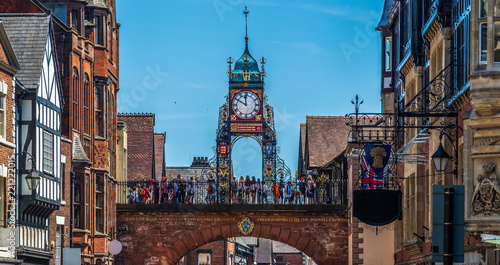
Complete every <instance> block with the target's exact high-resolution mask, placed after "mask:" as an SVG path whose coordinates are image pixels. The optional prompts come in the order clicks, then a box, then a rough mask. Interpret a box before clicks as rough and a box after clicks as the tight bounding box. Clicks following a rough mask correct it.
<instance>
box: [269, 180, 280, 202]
mask: <svg viewBox="0 0 500 265" xmlns="http://www.w3.org/2000/svg"><path fill="white" fill-rule="evenodd" d="M271 192H272V193H273V197H274V198H273V199H274V203H275V204H279V203H280V201H279V198H280V191H279V185H278V184H276V181H273V186H272V187H271Z"/></svg>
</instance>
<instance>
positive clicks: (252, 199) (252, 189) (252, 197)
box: [250, 176, 257, 204]
mask: <svg viewBox="0 0 500 265" xmlns="http://www.w3.org/2000/svg"><path fill="white" fill-rule="evenodd" d="M256 184H257V181H256V180H255V176H252V180H251V181H250V203H252V204H255V195H256V192H257V191H256V189H255V185H256Z"/></svg>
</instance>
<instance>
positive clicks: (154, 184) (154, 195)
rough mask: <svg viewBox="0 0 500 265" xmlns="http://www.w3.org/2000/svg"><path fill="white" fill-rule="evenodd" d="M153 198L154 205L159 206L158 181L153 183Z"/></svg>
mask: <svg viewBox="0 0 500 265" xmlns="http://www.w3.org/2000/svg"><path fill="white" fill-rule="evenodd" d="M153 197H154V203H155V204H158V203H159V202H160V185H159V184H158V181H155V182H154V183H153Z"/></svg>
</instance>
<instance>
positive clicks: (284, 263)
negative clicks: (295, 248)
mask: <svg viewBox="0 0 500 265" xmlns="http://www.w3.org/2000/svg"><path fill="white" fill-rule="evenodd" d="M278 257H282V259H278ZM273 259H275V260H276V265H288V264H290V265H291V264H304V255H303V254H302V253H273Z"/></svg>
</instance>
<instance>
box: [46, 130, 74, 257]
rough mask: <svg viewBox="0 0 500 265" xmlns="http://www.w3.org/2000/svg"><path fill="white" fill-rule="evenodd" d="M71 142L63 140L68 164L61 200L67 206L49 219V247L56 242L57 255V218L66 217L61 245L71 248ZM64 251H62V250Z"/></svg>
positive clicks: (62, 177)
mask: <svg viewBox="0 0 500 265" xmlns="http://www.w3.org/2000/svg"><path fill="white" fill-rule="evenodd" d="M71 151H72V149H71V142H70V141H68V140H64V139H63V140H61V155H64V156H66V164H65V165H64V168H63V174H62V176H61V200H62V201H64V202H66V205H61V207H59V210H58V211H54V212H53V213H52V214H51V215H50V217H49V228H50V231H49V240H50V242H49V245H50V243H52V241H53V242H54V248H53V249H52V253H53V254H54V257H55V254H56V249H55V242H56V231H57V223H56V216H63V217H64V219H65V220H64V227H63V229H62V232H63V236H62V237H61V244H62V247H63V248H69V244H70V238H71V236H70V233H69V232H70V225H69V224H70V218H71V215H70V207H71V201H72V198H71V197H70V195H71V191H70V189H71V175H70V172H71ZM61 251H62V250H61ZM50 264H51V265H53V264H55V259H51V261H50Z"/></svg>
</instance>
